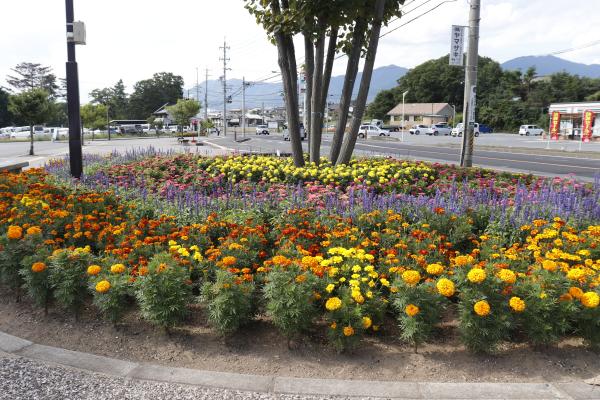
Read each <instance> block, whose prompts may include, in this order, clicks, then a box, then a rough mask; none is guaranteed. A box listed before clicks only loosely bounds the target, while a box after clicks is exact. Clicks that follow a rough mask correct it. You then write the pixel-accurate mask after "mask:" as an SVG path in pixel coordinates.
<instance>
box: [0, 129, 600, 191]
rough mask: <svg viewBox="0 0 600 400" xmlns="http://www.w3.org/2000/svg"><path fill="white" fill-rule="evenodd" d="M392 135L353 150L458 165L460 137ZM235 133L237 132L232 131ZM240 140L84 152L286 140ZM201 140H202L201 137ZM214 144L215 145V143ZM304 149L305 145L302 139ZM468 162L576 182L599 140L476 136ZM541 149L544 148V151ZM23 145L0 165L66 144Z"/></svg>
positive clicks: (277, 146)
mask: <svg viewBox="0 0 600 400" xmlns="http://www.w3.org/2000/svg"><path fill="white" fill-rule="evenodd" d="M395 135H396V138H392V139H383V140H376V139H377V138H376V139H369V140H359V142H358V143H357V145H356V154H359V155H367V156H369V155H383V156H395V157H398V158H406V159H411V160H423V161H431V162H444V163H454V164H456V163H458V162H459V152H460V148H459V145H460V139H459V138H452V137H431V136H424V135H420V136H411V135H408V134H406V135H405V138H404V139H405V141H404V142H401V141H396V140H393V139H400V138H399V136H400V134H398V133H395ZM238 136H239V137H241V136H242V135H241V134H238ZM246 138H247V139H250V140H248V141H246V142H243V143H236V142H234V141H233V135H229V136H228V137H223V136H218V137H217V136H211V137H210V138H208V139H206V141H208V142H209V143H211V144H213V145H214V146H215V147H212V148H211V147H209V146H202V147H196V146H183V145H181V144H178V143H177V140H176V139H175V138H159V139H157V138H136V139H118V140H111V141H107V140H97V141H93V142H91V141H88V142H86V145H85V146H84V149H83V151H84V153H99V154H107V153H110V152H112V151H115V150H116V151H122V152H123V151H127V150H133V149H139V148H147V147H150V146H152V147H154V148H156V149H161V150H173V151H181V152H183V151H192V152H198V153H199V154H202V155H215V154H223V153H225V152H228V151H232V150H233V151H236V150H239V151H260V152H276V151H277V150H279V151H281V152H289V151H290V144H289V142H285V141H284V140H283V138H282V136H281V135H271V136H256V135H254V134H250V133H249V134H247V135H246ZM331 138H332V135H331V134H326V135H324V139H323V148H322V154H323V155H327V154H328V152H329V147H330V145H331ZM203 140H204V139H203ZM217 146H219V147H220V149H219V148H218V147H217ZM304 146H305V148H306V143H304ZM475 146H476V147H475V154H474V158H473V162H474V164H475V165H477V166H481V167H487V168H493V169H498V170H504V171H513V172H526V173H534V174H538V175H544V176H552V177H553V176H561V177H564V176H568V175H570V174H571V175H573V176H575V177H577V178H578V179H581V180H586V181H592V180H593V179H594V177H595V176H596V175H597V174H600V143H591V144H584V145H583V146H582V149H583V152H578V151H577V150H578V149H579V143H577V142H570V141H560V142H551V143H548V142H546V141H543V140H541V139H539V138H531V137H519V136H517V135H508V134H493V135H483V136H481V137H479V138H477V139H476V142H475ZM547 147H549V148H550V150H547ZM28 151H29V143H27V142H0V166H2V165H6V164H14V163H18V162H23V161H28V162H30V165H32V166H42V165H43V164H44V163H45V162H46V161H47V160H48V159H50V158H57V157H63V156H64V155H66V154H67V153H68V151H69V147H68V143H67V142H65V141H61V142H54V143H53V142H35V153H36V155H35V156H27V155H26V154H27V153H28Z"/></svg>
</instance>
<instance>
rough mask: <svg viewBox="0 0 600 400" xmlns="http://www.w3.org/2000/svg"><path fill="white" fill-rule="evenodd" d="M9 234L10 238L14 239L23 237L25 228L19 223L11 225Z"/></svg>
mask: <svg viewBox="0 0 600 400" xmlns="http://www.w3.org/2000/svg"><path fill="white" fill-rule="evenodd" d="M7 236H8V238H9V239H12V240H17V239H21V237H22V236H23V228H21V227H20V226H18V225H11V226H9V227H8V233H7Z"/></svg>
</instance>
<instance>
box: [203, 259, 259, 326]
mask: <svg viewBox="0 0 600 400" xmlns="http://www.w3.org/2000/svg"><path fill="white" fill-rule="evenodd" d="M254 291H255V286H254V283H253V282H249V281H244V280H243V279H242V278H240V277H238V276H236V275H234V274H232V273H230V272H228V271H225V270H218V271H216V276H215V281H214V282H206V283H205V284H204V285H203V286H202V297H201V299H202V302H204V303H205V304H206V306H207V308H208V321H209V323H210V324H211V326H212V327H214V328H215V329H216V330H217V331H218V332H219V333H220V334H221V335H229V334H231V333H233V332H235V331H237V330H238V329H239V328H240V327H242V326H244V325H246V324H247V323H248V322H250V321H251V320H252V318H253V317H254V312H255V306H254V301H253V300H254Z"/></svg>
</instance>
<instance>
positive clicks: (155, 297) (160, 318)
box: [134, 253, 192, 329]
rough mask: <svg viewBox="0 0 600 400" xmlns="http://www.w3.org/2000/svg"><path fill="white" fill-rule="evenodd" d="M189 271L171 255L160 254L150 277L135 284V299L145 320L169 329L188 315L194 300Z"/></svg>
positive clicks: (152, 267) (138, 279) (151, 265)
mask: <svg viewBox="0 0 600 400" xmlns="http://www.w3.org/2000/svg"><path fill="white" fill-rule="evenodd" d="M189 279H190V271H189V270H188V269H187V268H186V267H182V266H180V265H179V264H177V262H176V261H175V260H174V259H173V257H171V255H170V254H168V253H159V254H157V255H155V256H154V258H152V260H151V261H150V263H149V264H148V273H147V274H145V275H141V276H139V277H138V278H137V280H136V281H135V284H134V287H135V296H136V298H137V301H138V304H139V306H140V309H141V312H142V316H143V317H144V319H146V320H148V321H150V322H152V323H153V324H155V325H158V326H162V327H164V328H167V329H168V328H170V327H173V326H175V325H176V324H177V323H179V322H181V321H182V320H183V319H184V318H185V317H186V315H187V314H188V308H187V305H188V304H189V302H190V301H191V298H192V287H191V285H190V281H189Z"/></svg>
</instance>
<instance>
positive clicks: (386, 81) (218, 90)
mask: <svg viewBox="0 0 600 400" xmlns="http://www.w3.org/2000/svg"><path fill="white" fill-rule="evenodd" d="M407 71H408V69H406V68H402V67H398V66H395V65H388V66H386V67H380V68H377V69H375V70H373V78H372V79H371V88H370V90H369V97H368V99H367V102H371V101H372V100H373V99H374V98H375V96H376V95H377V93H379V92H380V91H381V90H387V89H391V88H394V87H396V86H397V85H398V83H397V81H398V79H400V78H401V77H402V76H404V74H406V72H407ZM361 79H362V72H361V73H359V74H358V77H357V82H356V84H355V85H354V93H353V95H354V97H356V95H357V94H358V89H359V86H360V82H361ZM343 85H344V76H343V75H341V76H335V77H332V78H331V84H330V86H329V94H330V97H329V99H328V101H329V102H333V103H338V102H339V100H340V96H341V93H342V88H343ZM204 86H205V84H204V83H201V84H200V85H199V87H198V89H199V90H198V92H199V95H200V101H202V102H204ZM227 86H228V87H229V93H230V95H231V96H232V103H231V104H229V106H228V107H229V108H237V109H239V108H241V107H242V90H241V87H242V80H241V79H228V80H227ZM282 92H283V86H282V84H281V82H277V83H264V82H261V83H257V84H252V85H250V87H248V88H247V89H246V108H258V107H261V106H262V103H264V105H265V107H273V106H280V105H283V97H282ZM196 93H197V92H196V86H194V87H192V88H190V89H189V95H190V97H191V98H195V97H196ZM185 94H186V95H187V90H186V93H185ZM222 107H223V84H222V83H221V82H220V81H219V80H217V79H215V80H209V81H208V108H209V109H210V110H218V109H221V108H222Z"/></svg>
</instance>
